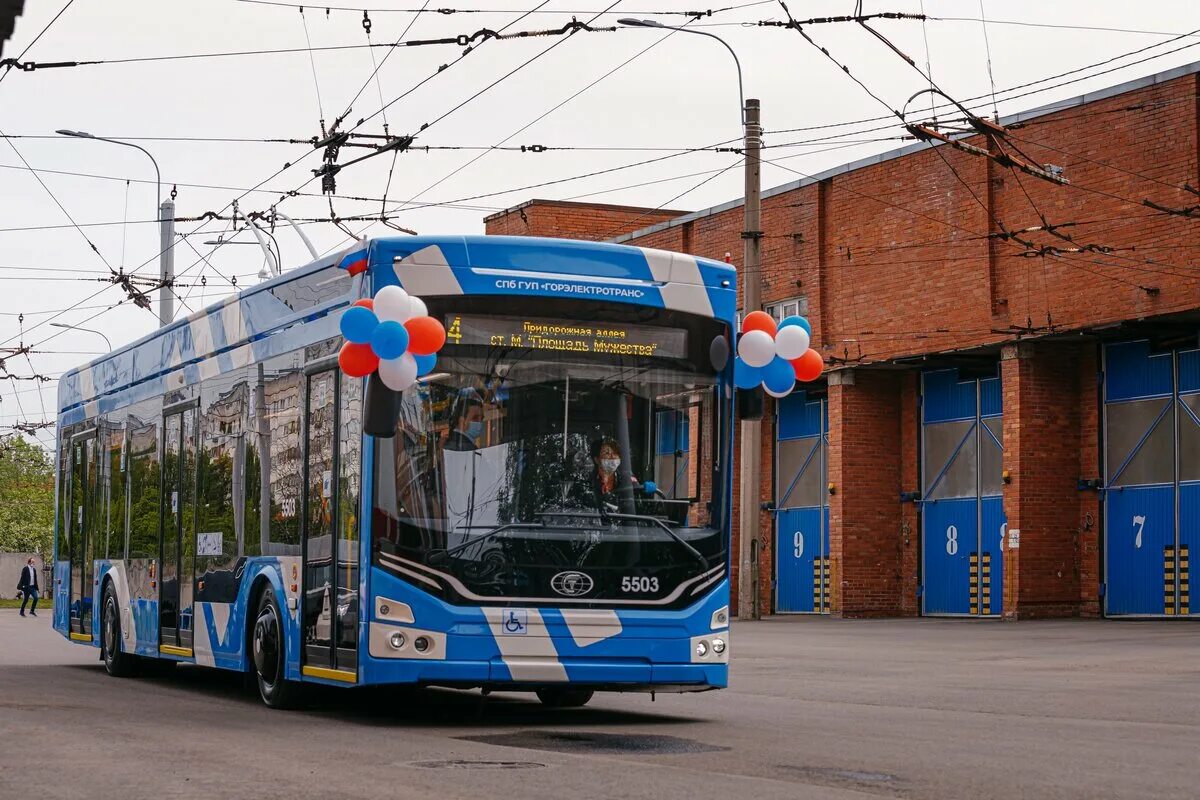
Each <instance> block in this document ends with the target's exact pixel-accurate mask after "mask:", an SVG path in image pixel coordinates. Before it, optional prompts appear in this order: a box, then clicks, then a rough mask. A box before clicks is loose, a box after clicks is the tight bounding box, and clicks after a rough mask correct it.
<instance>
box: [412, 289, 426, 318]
mask: <svg viewBox="0 0 1200 800" xmlns="http://www.w3.org/2000/svg"><path fill="white" fill-rule="evenodd" d="M408 302H409V307H408V318H409V319H412V318H413V317H428V316H429V309H428V308H426V307H425V301H424V300H422V299H421V298H419V297H417V296H416V295H412V294H410V295H409V296H408Z"/></svg>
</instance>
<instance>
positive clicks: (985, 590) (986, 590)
mask: <svg viewBox="0 0 1200 800" xmlns="http://www.w3.org/2000/svg"><path fill="white" fill-rule="evenodd" d="M979 591H980V593H981V595H982V598H983V600H982V605H983V613H984V614H985V615H986V614H991V613H992V554H991V553H984V554H983V578H982V579H981V580H980V582H979Z"/></svg>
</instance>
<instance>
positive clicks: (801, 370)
mask: <svg viewBox="0 0 1200 800" xmlns="http://www.w3.org/2000/svg"><path fill="white" fill-rule="evenodd" d="M791 364H792V371H793V372H795V373H796V380H798V381H804V382H806V383H807V382H808V381H815V380H816V379H817V378H819V377H821V371H822V370H824V369H825V359H823V358H821V354H820V353H818V352H817V351H816V350H805V351H804V355H802V356H800V357H799V358H797V359H793V360H792V362H791Z"/></svg>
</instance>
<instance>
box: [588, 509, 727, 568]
mask: <svg viewBox="0 0 1200 800" xmlns="http://www.w3.org/2000/svg"><path fill="white" fill-rule="evenodd" d="M601 516H602V517H603V518H605V519H627V520H634V521H636V522H652V523H654V524H655V525H657V526H658V527H660V528H662V529H663V530H664V531H666V533H667V536H670V537H671V538H672V539H674V540H675V541H676V542H679V544H681V545H683V547H684V549H686V550H687V551H688V552H689V553H691V554H692V557H693V558H695V559H696V560H697V561H698V562H700V565H701V566H703V567H704V568H705V569H707V568H708V559H707V558H705V557H704V554H703V553H701V552H700V551H699V550H697V549H696V548H694V547H692V545H691V543H690V542H688V540H687V539H684V538H683V537H682V536H680V535H679V534H678V533H676V532H675V531H673V530H671V526H670V525H668V524H667V523H665V522H663V521H662V520H661V519H659V518H658V517H652V516H650V515H648V514H607V513H606V514H602V515H601Z"/></svg>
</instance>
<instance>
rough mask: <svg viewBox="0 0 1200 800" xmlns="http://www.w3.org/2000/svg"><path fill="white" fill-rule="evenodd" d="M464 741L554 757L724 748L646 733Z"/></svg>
mask: <svg viewBox="0 0 1200 800" xmlns="http://www.w3.org/2000/svg"><path fill="white" fill-rule="evenodd" d="M459 738H461V739H463V740H464V741H469V742H480V743H482V744H495V745H501V746H504V747H522V748H525V749H527V750H549V751H551V752H555V753H602V754H626V755H661V754H676V753H712V752H716V751H720V750H728V749H729V748H728V747H718V746H716V745H711V744H705V743H704V742H697V741H696V740H694V739H684V738H682V737H679V736H662V735H657V734H647V733H592V732H587V731H539V730H531V731H515V732H513V733H489V734H485V735H481V736H462V737H459Z"/></svg>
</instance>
